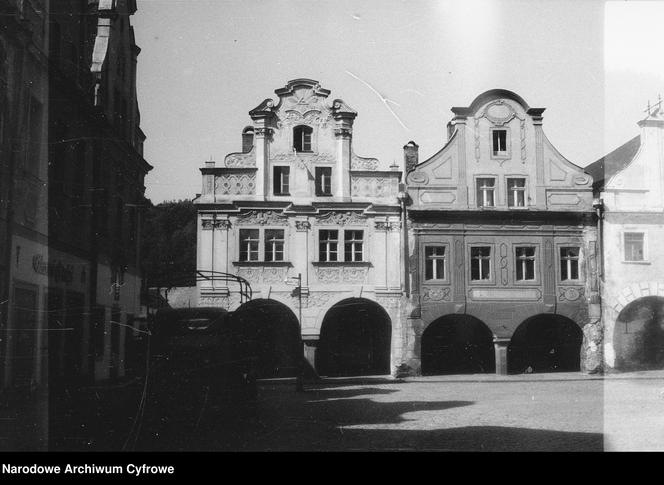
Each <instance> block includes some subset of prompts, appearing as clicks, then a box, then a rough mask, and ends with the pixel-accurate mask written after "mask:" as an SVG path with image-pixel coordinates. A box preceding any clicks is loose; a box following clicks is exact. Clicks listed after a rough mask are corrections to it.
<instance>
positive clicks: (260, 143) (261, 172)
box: [254, 126, 270, 199]
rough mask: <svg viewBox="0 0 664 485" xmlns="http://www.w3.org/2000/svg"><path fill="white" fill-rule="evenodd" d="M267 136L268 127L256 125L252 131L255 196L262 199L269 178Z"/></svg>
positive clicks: (268, 188)
mask: <svg viewBox="0 0 664 485" xmlns="http://www.w3.org/2000/svg"><path fill="white" fill-rule="evenodd" d="M269 136H270V128H265V127H262V126H261V127H257V128H256V129H255V131H254V149H255V150H256V197H257V198H258V199H264V198H265V197H266V195H267V194H268V191H269V190H270V187H269V184H268V180H269V169H270V167H269V159H270V151H269Z"/></svg>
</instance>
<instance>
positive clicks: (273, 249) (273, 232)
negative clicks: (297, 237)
mask: <svg viewBox="0 0 664 485" xmlns="http://www.w3.org/2000/svg"><path fill="white" fill-rule="evenodd" d="M283 260H284V231H283V229H266V230H265V261H283Z"/></svg>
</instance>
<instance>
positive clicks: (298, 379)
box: [286, 273, 304, 392]
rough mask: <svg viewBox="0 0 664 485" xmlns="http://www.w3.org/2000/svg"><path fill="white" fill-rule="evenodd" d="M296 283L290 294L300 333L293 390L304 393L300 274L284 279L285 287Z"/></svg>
mask: <svg viewBox="0 0 664 485" xmlns="http://www.w3.org/2000/svg"><path fill="white" fill-rule="evenodd" d="M296 282H297V287H296V288H295V289H294V290H293V291H292V292H291V296H295V295H296V294H297V301H298V318H297V322H298V327H299V331H300V355H299V356H298V360H297V370H296V376H295V390H296V391H297V392H302V391H304V384H303V375H302V374H303V367H304V341H303V340H302V273H298V274H297V277H295V276H291V277H289V278H286V284H287V285H293V284H295V283H296Z"/></svg>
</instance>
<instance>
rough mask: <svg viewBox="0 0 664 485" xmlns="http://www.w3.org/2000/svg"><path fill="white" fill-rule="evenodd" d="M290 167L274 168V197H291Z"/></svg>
mask: <svg viewBox="0 0 664 485" xmlns="http://www.w3.org/2000/svg"><path fill="white" fill-rule="evenodd" d="M289 179H290V167H274V171H273V184H274V195H290V180H289Z"/></svg>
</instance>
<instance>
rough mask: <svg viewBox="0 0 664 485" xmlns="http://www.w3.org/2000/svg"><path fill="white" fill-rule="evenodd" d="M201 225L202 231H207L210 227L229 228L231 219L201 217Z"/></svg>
mask: <svg viewBox="0 0 664 485" xmlns="http://www.w3.org/2000/svg"><path fill="white" fill-rule="evenodd" d="M201 226H202V228H203V230H204V231H209V230H212V229H226V230H228V229H230V227H231V221H229V220H228V219H203V220H202V221H201Z"/></svg>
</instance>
